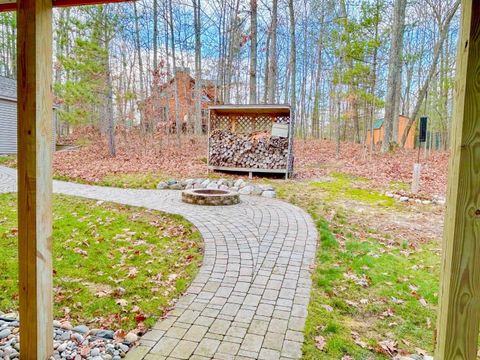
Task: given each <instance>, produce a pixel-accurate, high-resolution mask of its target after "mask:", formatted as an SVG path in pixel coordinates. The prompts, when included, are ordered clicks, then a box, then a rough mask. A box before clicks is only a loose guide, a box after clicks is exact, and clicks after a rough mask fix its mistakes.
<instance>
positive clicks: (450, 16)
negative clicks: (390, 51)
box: [401, 0, 460, 147]
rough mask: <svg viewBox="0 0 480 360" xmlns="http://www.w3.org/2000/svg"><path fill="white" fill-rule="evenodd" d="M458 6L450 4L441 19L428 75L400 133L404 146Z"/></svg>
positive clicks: (456, 3)
mask: <svg viewBox="0 0 480 360" xmlns="http://www.w3.org/2000/svg"><path fill="white" fill-rule="evenodd" d="M459 6H460V0H456V1H455V3H454V4H453V5H452V7H451V8H450V10H449V11H448V13H447V15H446V17H445V20H444V21H443V25H442V27H441V30H440V37H439V38H438V40H437V42H436V43H435V46H434V50H433V57H432V62H431V66H430V70H429V71H428V75H427V77H426V78H425V81H424V82H423V85H422V87H421V88H420V91H419V93H418V97H417V102H416V104H415V107H414V109H413V112H412V114H411V115H410V118H409V119H408V123H407V126H405V130H404V131H403V135H402V140H401V145H402V147H403V146H405V143H406V141H407V137H408V133H409V132H410V129H411V128H412V125H413V123H414V121H415V119H416V118H417V116H418V113H419V111H420V107H421V106H422V103H423V101H424V100H425V97H426V95H427V92H428V87H429V85H430V81H431V80H432V78H433V75H434V74H435V72H436V69H437V63H438V59H439V57H440V53H441V51H442V46H443V43H444V42H445V39H446V37H447V34H448V29H449V27H450V22H451V21H452V19H453V16H454V15H455V13H456V12H457V10H458V8H459Z"/></svg>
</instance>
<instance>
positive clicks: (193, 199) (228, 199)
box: [182, 189, 240, 206]
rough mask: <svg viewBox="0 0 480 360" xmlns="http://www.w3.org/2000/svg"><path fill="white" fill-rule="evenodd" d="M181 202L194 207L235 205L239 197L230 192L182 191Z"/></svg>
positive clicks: (211, 190)
mask: <svg viewBox="0 0 480 360" xmlns="http://www.w3.org/2000/svg"><path fill="white" fill-rule="evenodd" d="M182 201H183V202H186V203H188V204H195V205H213V206H219V205H235V204H238V203H239V202H240V195H238V193H237V192H235V191H231V190H217V189H191V190H184V191H182Z"/></svg>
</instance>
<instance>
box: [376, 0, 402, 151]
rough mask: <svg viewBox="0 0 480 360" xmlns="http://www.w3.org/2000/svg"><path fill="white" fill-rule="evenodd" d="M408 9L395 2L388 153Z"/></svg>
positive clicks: (386, 131) (387, 109) (386, 127)
mask: <svg viewBox="0 0 480 360" xmlns="http://www.w3.org/2000/svg"><path fill="white" fill-rule="evenodd" d="M406 7H407V1H406V0H395V7H394V10H393V11H394V15H393V29H392V43H391V46H390V54H389V61H388V80H387V97H386V99H385V117H384V118H385V120H384V123H383V124H384V125H383V127H384V133H383V143H382V151H383V152H386V151H388V149H389V148H390V143H391V142H392V134H393V123H394V119H395V117H397V118H398V114H397V111H396V110H395V93H396V90H397V81H398V73H399V72H400V69H401V66H402V63H401V57H402V49H403V30H404V26H405V9H406Z"/></svg>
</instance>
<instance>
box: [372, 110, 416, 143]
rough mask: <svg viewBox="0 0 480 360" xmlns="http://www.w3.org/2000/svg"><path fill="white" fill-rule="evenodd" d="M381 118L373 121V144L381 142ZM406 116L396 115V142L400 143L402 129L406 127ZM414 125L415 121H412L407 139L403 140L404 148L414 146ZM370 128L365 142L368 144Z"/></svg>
mask: <svg viewBox="0 0 480 360" xmlns="http://www.w3.org/2000/svg"><path fill="white" fill-rule="evenodd" d="M383 122H384V121H383V119H377V120H375V122H374V123H373V143H374V144H375V145H378V144H381V143H382V141H383ZM407 123H408V117H406V116H404V115H400V116H399V117H398V137H397V139H396V142H397V143H398V144H400V142H401V141H402V136H403V131H404V130H405V128H406V127H407ZM415 126H416V122H414V123H413V125H412V127H411V128H410V131H409V132H408V136H407V141H406V142H405V149H414V148H415ZM370 141H371V140H370V130H368V131H367V144H370Z"/></svg>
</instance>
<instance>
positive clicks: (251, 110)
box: [209, 105, 290, 116]
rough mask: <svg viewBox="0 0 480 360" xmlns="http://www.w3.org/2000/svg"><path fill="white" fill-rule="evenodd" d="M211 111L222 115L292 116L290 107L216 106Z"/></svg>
mask: <svg viewBox="0 0 480 360" xmlns="http://www.w3.org/2000/svg"><path fill="white" fill-rule="evenodd" d="M209 109H210V110H211V111H214V112H215V113H216V114H221V115H244V114H268V115H272V116H276V115H284V116H288V115H289V114H290V106H289V105H214V106H210V107H209Z"/></svg>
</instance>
